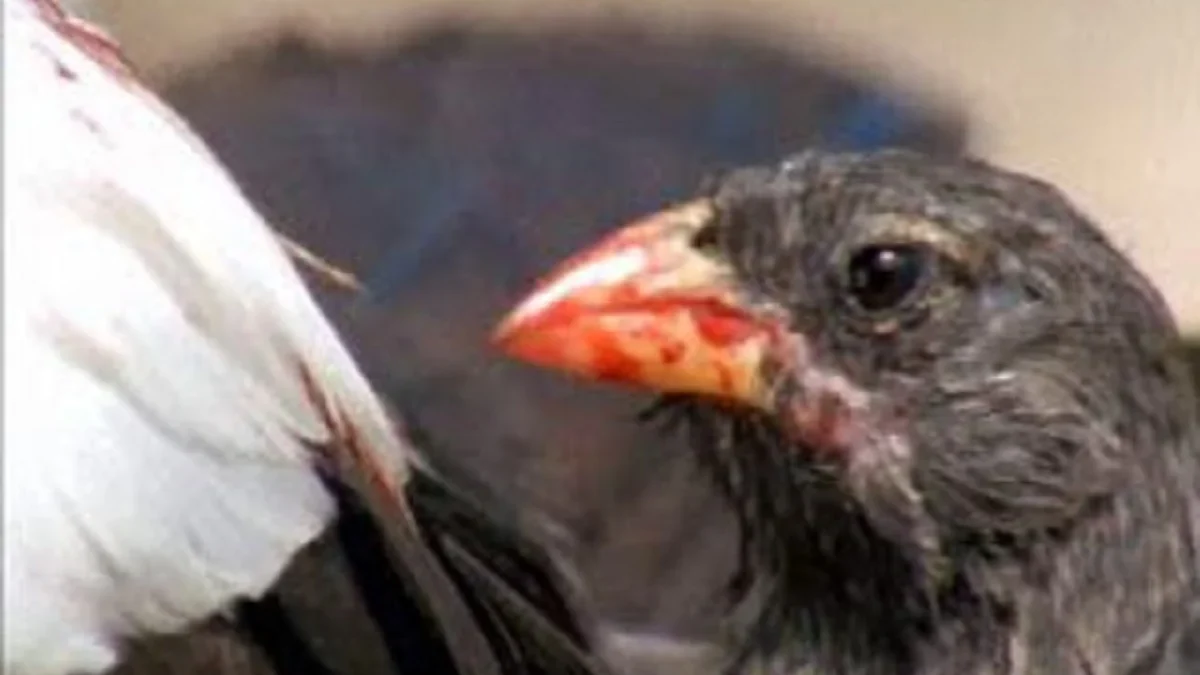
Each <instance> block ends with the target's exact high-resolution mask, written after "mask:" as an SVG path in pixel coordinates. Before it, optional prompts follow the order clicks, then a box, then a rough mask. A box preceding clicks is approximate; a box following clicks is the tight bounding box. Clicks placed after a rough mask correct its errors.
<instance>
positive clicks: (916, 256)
mask: <svg viewBox="0 0 1200 675" xmlns="http://www.w3.org/2000/svg"><path fill="white" fill-rule="evenodd" d="M927 253H928V252H927V250H926V249H925V248H924V247H922V246H914V245H908V244H890V245H875V246H865V247H863V248H861V249H859V250H858V251H856V252H855V253H854V255H853V256H851V257H850V267H849V270H848V272H849V279H848V281H849V287H850V288H849V289H850V293H851V294H852V295H853V296H854V299H855V300H856V301H857V302H858V304H859V306H861V307H862V308H863V309H866V310H868V311H878V310H883V309H889V308H892V307H895V306H897V305H899V304H900V303H901V302H904V300H905V299H906V298H908V296H909V295H910V294H911V293H912V292H913V291H915V290H916V288H917V287H918V286H919V285H920V283H921V280H922V279H923V278H924V276H925V272H926V266H927V265H928V262H929V260H928V255H927Z"/></svg>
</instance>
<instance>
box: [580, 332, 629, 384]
mask: <svg viewBox="0 0 1200 675" xmlns="http://www.w3.org/2000/svg"><path fill="white" fill-rule="evenodd" d="M582 337H583V339H584V340H586V342H587V345H588V349H589V351H590V353H591V355H592V374H593V375H594V376H595V377H597V378H599V379H602V380H609V381H615V382H626V383H633V384H636V383H639V382H641V381H642V380H643V379H644V378H643V376H642V364H641V362H640V361H638V360H637V359H636V358H634V357H632V356H630V355H629V354H628V353H627V352H626V351H625V350H624V349H622V347H621V343H620V342H619V341H618V340H617V339H616V337H615V336H614V335H613V334H612V333H610V332H608V331H606V330H604V329H597V330H592V331H587V332H586V333H585V334H584V335H583V336H582Z"/></svg>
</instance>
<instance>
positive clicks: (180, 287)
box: [3, 0, 405, 673]
mask: <svg viewBox="0 0 1200 675" xmlns="http://www.w3.org/2000/svg"><path fill="white" fill-rule="evenodd" d="M43 12H44V9H43V8H41V7H39V6H37V5H35V4H34V3H32V2H30V1H29V0H5V23H6V25H5V39H4V41H5V45H4V49H5V65H4V69H5V82H4V84H5V90H4V101H5V111H4V139H5V148H4V153H5V172H4V174H5V175H4V190H5V201H6V204H5V209H4V254H5V265H4V269H5V271H4V274H5V280H4V281H5V283H4V294H5V297H4V299H5V308H4V337H5V344H4V361H5V370H4V386H5V397H4V415H5V427H4V535H5V542H4V544H5V545H4V576H5V589H4V600H3V602H4V639H5V645H4V665H5V668H4V671H5V672H7V673H63V672H78V671H89V672H94V671H98V670H102V669H104V668H106V667H108V666H109V665H111V664H112V663H113V662H114V661H115V659H116V649H117V647H118V646H119V641H120V639H121V638H122V637H124V636H128V635H133V634H138V633H143V632H163V631H173V630H178V629H179V628H181V627H183V626H185V625H186V624H188V623H190V622H193V621H196V620H198V619H201V618H203V617H205V616H208V615H210V614H212V613H214V612H217V611H220V610H221V609H222V608H224V607H226V606H227V605H228V604H229V603H230V601H231V600H233V599H235V598H237V597H239V596H255V595H257V594H260V593H262V592H263V591H264V590H265V589H266V588H267V587H268V586H269V585H270V584H271V582H272V581H273V580H274V579H275V577H276V576H277V575H278V574H279V573H280V571H281V570H282V568H283V567H284V565H285V564H286V562H287V561H288V559H289V558H290V557H291V556H292V555H293V554H294V553H295V552H296V551H297V549H298V548H300V547H302V546H303V545H304V544H306V543H307V542H309V541H310V540H311V539H313V538H314V537H315V536H316V535H317V534H318V533H319V531H320V530H321V528H322V527H323V526H324V525H325V523H326V522H327V521H328V520H329V518H330V517H331V512H332V508H333V507H332V505H331V501H330V498H329V497H328V495H327V494H326V492H325V490H324V489H323V488H322V486H321V484H320V482H319V480H318V478H317V476H316V474H315V472H314V471H313V468H312V452H313V450H312V447H313V446H314V445H320V444H322V443H328V442H330V441H331V440H332V439H334V437H335V436H337V435H338V434H340V433H343V432H346V431H347V430H348V429H349V428H351V427H352V428H353V430H354V433H355V434H356V435H357V437H358V439H359V440H360V443H358V444H357V445H358V446H359V447H362V448H366V449H367V450H368V452H371V453H373V456H372V457H371V461H372V462H373V463H374V464H375V465H377V466H378V467H380V471H381V472H382V473H383V474H384V475H386V476H388V477H389V478H391V479H392V480H396V481H402V480H403V475H404V474H403V471H404V460H405V448H404V447H403V446H402V445H401V444H400V441H399V440H398V438H397V437H396V436H395V434H394V433H393V431H392V429H391V427H390V426H389V422H388V419H387V416H386V414H385V412H384V410H383V409H382V407H381V405H380V403H379V402H378V400H377V399H376V398H375V397H374V395H373V393H372V392H371V390H370V388H369V386H368V385H367V383H366V381H365V380H364V378H363V377H362V375H361V374H360V372H359V371H358V370H357V368H356V367H355V365H354V363H353V361H352V360H351V358H350V356H349V355H348V354H347V353H346V351H345V349H344V348H343V347H342V346H341V344H340V342H339V341H338V339H337V336H336V334H335V332H334V331H333V329H332V328H331V327H330V325H329V324H328V323H327V322H326V320H325V319H324V318H323V316H322V315H321V313H320V311H319V310H318V308H317V306H316V305H315V303H314V302H313V300H312V298H311V296H310V295H309V294H308V292H307V291H306V289H305V288H304V286H303V284H302V282H301V280H300V279H299V277H298V275H297V274H296V272H295V270H294V269H293V268H292V267H291V265H290V263H289V261H288V260H287V258H286V256H285V255H284V254H283V252H282V251H281V250H280V248H279V247H278V245H277V243H276V241H275V239H274V237H273V235H272V233H271V232H270V231H269V230H268V228H267V227H266V225H265V224H264V223H263V221H262V219H261V218H260V216H259V215H258V214H257V213H256V212H255V211H254V209H253V208H252V207H251V206H250V205H249V204H248V203H247V201H246V199H245V198H244V197H243V195H242V194H241V193H240V192H239V190H238V188H237V187H236V186H235V184H234V183H233V182H232V180H231V179H230V178H229V177H228V175H227V174H226V173H225V171H224V170H223V169H222V168H221V167H220V165H219V164H218V162H217V161H216V160H215V158H214V157H213V156H212V155H211V154H210V153H209V152H208V151H207V150H206V149H205V147H204V146H203V144H202V143H201V142H200V141H199V140H198V139H197V138H196V137H195V136H194V135H193V134H192V133H191V132H190V131H189V130H188V129H187V128H186V127H185V125H184V124H183V123H182V122H181V121H180V120H179V119H178V118H177V117H176V116H175V115H174V114H173V113H171V112H170V111H169V110H167V109H166V108H165V107H164V106H163V105H162V104H161V103H160V102H159V101H157V100H156V99H155V98H154V97H153V96H152V95H150V94H148V93H147V92H145V91H143V90H141V89H140V88H138V87H137V86H136V85H135V84H133V83H132V82H131V81H130V80H128V79H127V78H125V77H123V76H122V75H121V74H120V73H118V72H116V71H113V70H110V69H107V68H105V67H103V66H102V65H100V64H99V63H98V62H97V61H95V60H93V59H92V58H91V57H90V56H89V55H88V54H87V53H85V52H84V51H82V50H81V49H80V48H78V47H77V46H76V45H75V44H74V43H72V42H70V41H68V40H66V39H64V37H63V36H62V35H61V34H60V33H59V32H58V31H56V30H55V29H54V28H53V27H52V26H51V25H50V24H49V23H47V21H46V20H45V16H44V14H43ZM331 426H334V427H337V428H331Z"/></svg>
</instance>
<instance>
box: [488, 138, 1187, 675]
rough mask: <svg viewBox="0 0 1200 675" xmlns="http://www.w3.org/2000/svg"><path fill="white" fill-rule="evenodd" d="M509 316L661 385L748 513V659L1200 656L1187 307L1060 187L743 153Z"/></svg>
mask: <svg viewBox="0 0 1200 675" xmlns="http://www.w3.org/2000/svg"><path fill="white" fill-rule="evenodd" d="M495 339H496V342H497V345H498V347H499V348H500V349H502V350H504V351H505V352H507V353H508V354H509V355H512V356H513V357H515V358H518V359H521V360H524V361H526V362H529V363H532V364H536V365H540V366H543V367H548V368H553V369H558V370H561V371H567V372H570V373H574V374H576V375H578V376H582V377H584V378H589V379H593V380H603V381H608V382H615V383H624V384H627V385H633V386H637V387H642V388H648V389H651V390H654V391H657V392H659V393H660V394H661V397H660V398H659V399H658V403H657V404H656V405H655V406H653V407H652V408H651V410H650V415H649V416H650V417H651V418H652V419H657V420H658V421H660V422H662V423H666V424H677V425H679V426H682V427H683V429H684V431H685V433H686V435H687V438H689V439H690V444H691V446H692V447H694V449H695V451H696V452H697V453H698V457H699V459H700V461H701V462H702V463H703V464H704V465H705V466H706V467H707V469H708V470H709V473H710V474H711V475H712V476H713V477H714V478H715V481H716V483H717V484H718V486H719V487H721V488H722V489H723V491H724V492H725V494H726V495H727V496H728V497H729V499H730V501H731V503H732V506H733V507H734V508H735V510H736V512H737V514H738V515H739V518H740V523H741V533H742V540H743V557H742V559H743V574H742V575H741V576H740V577H739V578H738V579H735V581H737V582H739V583H738V584H737V586H736V587H735V590H737V591H738V593H739V596H738V597H740V598H741V599H742V601H743V604H742V605H740V606H739V607H738V611H737V612H735V616H736V617H737V619H738V621H737V622H736V623H737V628H738V632H737V638H736V649H737V651H736V652H735V654H734V659H733V663H732V665H733V667H734V668H735V669H736V668H737V667H738V666H741V665H746V664H752V665H757V666H761V667H763V669H764V670H765V672H771V673H812V674H814V675H826V674H833V673H836V674H838V675H1001V674H1003V675H1148V674H1150V673H1163V674H1165V673H1171V674H1172V675H1183V674H1184V673H1196V672H1200V622H1197V623H1195V624H1190V625H1191V628H1190V629H1189V628H1188V626H1189V621H1195V619H1189V613H1190V612H1194V611H1195V609H1197V608H1200V603H1198V601H1200V557H1198V556H1200V553H1198V551H1200V423H1198V420H1197V408H1198V406H1197V402H1196V398H1195V393H1194V392H1193V390H1192V384H1191V382H1190V379H1189V375H1188V371H1187V367H1186V364H1185V361H1184V360H1183V358H1182V352H1181V350H1180V345H1179V338H1178V335H1177V330H1176V327H1175V325H1174V322H1173V319H1172V317H1171V315H1170V313H1169V311H1168V308H1167V307H1166V305H1165V303H1164V301H1163V299H1162V298H1161V297H1160V294H1159V293H1158V291H1157V290H1156V289H1155V288H1154V286H1153V285H1152V284H1151V283H1150V281H1148V280H1147V278H1145V277H1144V276H1143V275H1142V274H1141V273H1139V271H1138V270H1137V269H1136V268H1135V266H1134V265H1133V264H1132V263H1131V262H1130V260H1128V259H1127V257H1126V256H1125V255H1123V254H1122V253H1121V252H1120V251H1118V250H1117V249H1116V248H1115V247H1114V246H1113V245H1112V244H1111V243H1110V241H1109V240H1108V239H1107V238H1106V237H1105V236H1104V235H1103V234H1102V233H1101V231H1100V229H1099V228H1098V227H1096V226H1095V225H1094V224H1093V223H1092V222H1091V221H1090V220H1089V218H1088V217H1087V216H1085V215H1084V214H1082V213H1081V212H1080V210H1079V209H1077V208H1076V207H1075V206H1073V205H1072V204H1071V203H1070V201H1069V200H1068V199H1067V198H1066V197H1064V196H1063V195H1062V194H1061V193H1060V192H1059V191H1058V190H1056V189H1055V188H1053V187H1052V186H1050V185H1047V184H1045V183H1043V182H1040V181H1038V180H1035V179H1032V178H1029V177H1026V176H1022V175H1018V174H1014V173H1010V172H1006V171H1003V170H1000V169H998V168H995V167H992V166H990V165H987V164H985V163H983V162H981V161H978V160H973V159H969V158H932V157H928V156H923V155H920V154H916V153H913V152H910V151H904V150H884V151H878V152H872V153H828V152H822V151H808V152H804V153H800V154H797V155H794V156H791V157H789V158H787V159H786V160H784V161H782V162H780V163H779V164H777V165H774V166H758V167H749V168H740V169H735V170H732V171H729V172H726V173H724V174H722V175H720V176H718V177H716V178H715V179H713V180H711V181H709V182H708V184H707V185H706V187H705V189H704V190H703V191H702V194H701V195H699V196H698V197H697V198H696V199H694V200H692V201H689V202H686V203H683V204H681V205H679V206H676V207H673V208H670V209H667V210H665V211H663V212H660V213H658V214H656V215H651V216H649V217H646V218H644V219H642V220H639V221H638V222H636V223H634V224H633V225H630V226H628V227H626V228H623V229H621V230H619V231H617V232H616V233H614V234H612V235H610V236H609V237H608V238H607V239H605V240H604V241H602V242H601V243H600V244H598V245H596V246H595V247H594V248H591V249H589V250H587V251H585V252H583V253H580V254H579V255H577V256H576V257H574V258H572V259H571V260H569V261H568V262H566V263H564V264H563V266H562V267H561V268H560V269H558V270H557V271H555V272H553V273H552V274H551V275H550V277H549V278H548V279H546V280H545V281H543V282H542V283H541V284H539V285H538V286H537V287H536V289H535V290H534V291H533V292H532V293H531V294H530V295H529V296H528V297H527V298H526V299H525V300H524V301H523V302H521V303H520V304H519V305H518V306H517V307H516V309H514V310H513V311H512V313H511V314H510V315H509V316H508V317H507V318H506V319H505V320H504V321H503V322H502V323H501V324H500V325H499V327H498V328H497V332H496V336H495ZM1189 631H1190V632H1189Z"/></svg>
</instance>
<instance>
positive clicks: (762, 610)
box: [647, 398, 1008, 675]
mask: <svg viewBox="0 0 1200 675" xmlns="http://www.w3.org/2000/svg"><path fill="white" fill-rule="evenodd" d="M647 417H649V418H651V419H654V420H657V421H659V422H661V423H663V424H664V426H667V427H668V428H669V427H682V428H683V430H684V431H685V432H686V433H687V434H688V438H689V441H690V443H691V445H692V446H693V447H694V449H695V450H696V452H697V453H698V456H699V460H700V462H701V464H702V465H703V466H704V468H705V469H706V470H707V471H708V473H709V474H710V475H711V476H712V477H713V479H714V480H715V481H716V483H717V486H718V487H719V489H720V490H721V491H722V492H723V493H724V495H725V496H726V497H727V498H728V499H729V500H730V502H731V504H732V505H733V507H734V510H735V512H736V514H737V517H738V520H739V525H740V530H741V547H742V551H741V567H740V572H739V574H738V575H737V577H736V579H735V582H734V583H733V584H732V585H731V591H732V596H733V597H732V598H731V599H732V600H738V601H740V600H742V599H743V598H745V597H746V595H747V592H748V591H749V590H750V589H752V588H753V589H754V590H755V591H756V593H755V596H758V597H757V600H756V602H760V603H761V604H756V605H755V612H754V614H755V616H754V617H753V618H751V620H750V622H749V626H748V627H747V629H746V633H745V634H744V635H743V636H742V638H741V640H742V644H740V645H739V649H740V650H741V651H742V653H741V654H740V655H739V659H738V663H741V662H743V661H745V660H747V659H757V658H768V659H772V660H777V659H792V660H795V662H796V665H797V666H798V665H800V664H804V663H812V664H813V665H816V666H817V667H818V668H817V672H834V673H853V674H855V675H859V674H863V675H866V674H871V675H902V674H905V673H910V672H913V671H914V669H915V668H916V667H917V664H918V661H919V659H920V656H921V654H923V653H925V652H926V651H927V650H929V649H931V648H935V645H934V644H931V643H938V642H941V641H943V640H946V639H948V638H949V637H950V636H951V635H953V639H954V640H955V642H956V644H955V645H954V648H956V649H958V650H970V651H976V652H981V655H982V653H991V652H994V650H996V649H998V648H999V645H997V644H994V642H995V640H996V636H997V635H1001V634H1003V633H1004V631H997V630H996V628H997V627H998V626H999V625H1001V624H1004V623H1005V622H1006V621H1007V620H1008V617H1007V610H1006V608H1004V607H1003V606H1000V605H999V603H997V602H995V601H993V600H991V599H989V598H988V597H987V596H986V594H985V593H983V592H982V591H981V590H980V589H979V588H977V586H976V584H973V583H971V582H970V581H969V580H968V579H967V577H966V575H965V574H960V573H958V572H956V571H954V568H950V569H949V570H948V571H947V572H946V573H945V574H943V575H940V576H939V575H937V574H935V571H934V570H931V569H929V568H928V567H927V566H926V565H925V564H924V563H923V561H917V560H913V559H911V558H910V556H908V555H907V554H906V553H905V552H904V548H903V547H901V546H899V545H896V544H894V543H892V542H890V541H888V540H885V539H884V538H882V537H881V536H880V535H879V534H878V533H877V532H876V531H875V530H874V528H872V526H871V524H870V523H869V522H868V520H867V519H866V517H865V516H864V514H863V513H862V512H861V510H860V509H859V508H858V506H857V504H856V503H855V502H854V501H853V500H852V499H851V498H850V497H849V496H848V495H847V494H846V492H845V491H844V490H843V489H842V488H841V487H840V486H839V485H838V483H837V480H838V479H837V477H836V476H837V474H836V469H835V467H833V466H830V465H823V464H821V463H820V462H819V461H816V460H813V461H809V460H807V459H805V457H804V455H807V456H809V457H812V456H816V455H815V454H814V453H792V452H790V451H789V450H788V447H789V445H790V444H789V443H788V441H786V440H785V439H784V438H783V437H782V436H781V435H780V433H779V431H778V430H777V428H776V427H775V426H774V425H773V424H771V423H770V422H769V421H768V420H767V419H766V417H765V416H755V415H747V414H746V413H745V412H744V411H737V412H729V413H723V412H722V411H719V410H714V408H713V404H712V403H711V402H700V401H695V400H693V399H687V398H667V399H663V401H662V402H661V403H660V404H659V405H657V406H656V407H655V408H654V409H652V410H651V411H650V412H649V413H647Z"/></svg>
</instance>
